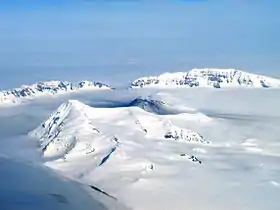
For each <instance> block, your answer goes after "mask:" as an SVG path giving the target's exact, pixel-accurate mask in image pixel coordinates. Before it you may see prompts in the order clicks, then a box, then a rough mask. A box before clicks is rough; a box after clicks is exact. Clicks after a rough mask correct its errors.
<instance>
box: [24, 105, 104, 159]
mask: <svg viewBox="0 0 280 210" xmlns="http://www.w3.org/2000/svg"><path fill="white" fill-rule="evenodd" d="M88 109H91V108H90V107H89V106H87V105H85V104H83V103H81V102H79V101H77V100H69V101H67V102H65V103H63V104H62V105H60V107H59V108H58V109H57V110H56V111H55V112H53V113H52V114H51V116H50V117H49V118H48V119H47V120H46V121H45V122H44V123H42V124H41V125H40V126H39V127H37V128H36V129H35V130H33V131H31V132H30V133H29V135H30V136H32V137H35V138H36V139H38V140H39V144H40V148H41V150H42V152H43V155H44V156H45V157H51V158H61V157H64V156H65V155H66V154H68V153H69V152H70V151H71V150H72V149H73V148H74V147H75V146H76V144H77V143H79V148H81V150H82V151H83V152H84V153H86V154H89V153H91V152H93V151H95V148H94V147H93V146H92V144H91V142H88V141H87V139H88V138H90V141H92V140H93V139H99V138H101V137H102V134H101V132H100V131H99V130H98V129H97V128H96V127H95V126H94V125H93V123H92V121H91V120H90V119H89V117H88V116H87V110H88ZM95 143H96V142H95Z"/></svg>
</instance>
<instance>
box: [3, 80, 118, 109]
mask: <svg viewBox="0 0 280 210" xmlns="http://www.w3.org/2000/svg"><path fill="white" fill-rule="evenodd" d="M109 89H113V88H112V87H110V86H109V85H107V84H103V83H100V82H92V81H88V80H84V81H81V82H78V83H73V82H69V81H58V80H56V81H45V82H38V83H35V84H32V85H22V86H21V87H20V88H13V89H10V90H3V91H0V104H1V103H2V104H5V103H8V104H11V103H18V102H20V101H21V99H25V98H34V97H37V96H41V95H46V94H51V95H57V94H63V93H68V92H75V91H79V90H109Z"/></svg>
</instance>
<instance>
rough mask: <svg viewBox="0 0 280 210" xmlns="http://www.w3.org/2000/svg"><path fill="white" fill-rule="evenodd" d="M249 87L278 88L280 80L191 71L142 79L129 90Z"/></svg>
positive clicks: (221, 71)
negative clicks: (144, 88)
mask: <svg viewBox="0 0 280 210" xmlns="http://www.w3.org/2000/svg"><path fill="white" fill-rule="evenodd" d="M161 86H162V87H167V86H168V87H180V86H181V87H213V88H223V87H251V88H279V87H280V80H278V79H274V78H271V77H266V76H262V75H257V74H251V73H247V72H244V71H240V70H236V69H211V68H207V69H192V70H190V71H188V72H176V73H164V74H162V75H159V76H151V77H142V78H139V79H136V80H135V81H133V82H132V83H131V88H142V87H161Z"/></svg>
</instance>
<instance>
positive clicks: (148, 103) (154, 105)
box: [128, 98, 167, 114]
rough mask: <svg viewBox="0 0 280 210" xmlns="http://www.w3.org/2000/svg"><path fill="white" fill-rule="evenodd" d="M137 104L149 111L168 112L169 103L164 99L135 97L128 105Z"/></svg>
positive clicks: (156, 112)
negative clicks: (163, 100)
mask: <svg viewBox="0 0 280 210" xmlns="http://www.w3.org/2000/svg"><path fill="white" fill-rule="evenodd" d="M132 106H137V107H139V108H141V109H143V110H145V111H147V112H151V113H155V114H166V113H167V110H166V108H167V105H166V104H165V103H164V102H162V101H157V100H152V99H149V98H135V99H134V100H133V101H131V102H130V103H129V104H128V107H132Z"/></svg>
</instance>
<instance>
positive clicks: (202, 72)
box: [0, 68, 280, 104]
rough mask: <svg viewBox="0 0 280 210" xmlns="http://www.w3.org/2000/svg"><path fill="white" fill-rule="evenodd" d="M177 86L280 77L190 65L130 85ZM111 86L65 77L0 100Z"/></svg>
mask: <svg viewBox="0 0 280 210" xmlns="http://www.w3.org/2000/svg"><path fill="white" fill-rule="evenodd" d="M146 87H156V88H177V87H210V88H225V87H227V88H236V87H243V88H279V87H280V79H274V78H271V77H266V76H263V75H257V74H252V73H247V72H244V71H240V70H236V69H214V68H205V69H192V70H190V71H187V72H175V73H164V74H161V75H159V76H148V77H141V78H138V79H136V80H134V81H133V82H132V83H131V85H130V88H146ZM110 89H114V88H112V87H110V86H109V85H107V84H103V83H100V82H91V81H81V82H78V83H72V82H68V81H47V82H38V83H36V84H33V85H24V86H22V87H20V88H14V89H11V90H7V91H1V92H0V104H11V103H17V102H20V101H21V99H23V98H34V97H36V96H41V95H47V94H51V95H56V94H62V93H68V92H74V91H79V90H110Z"/></svg>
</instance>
